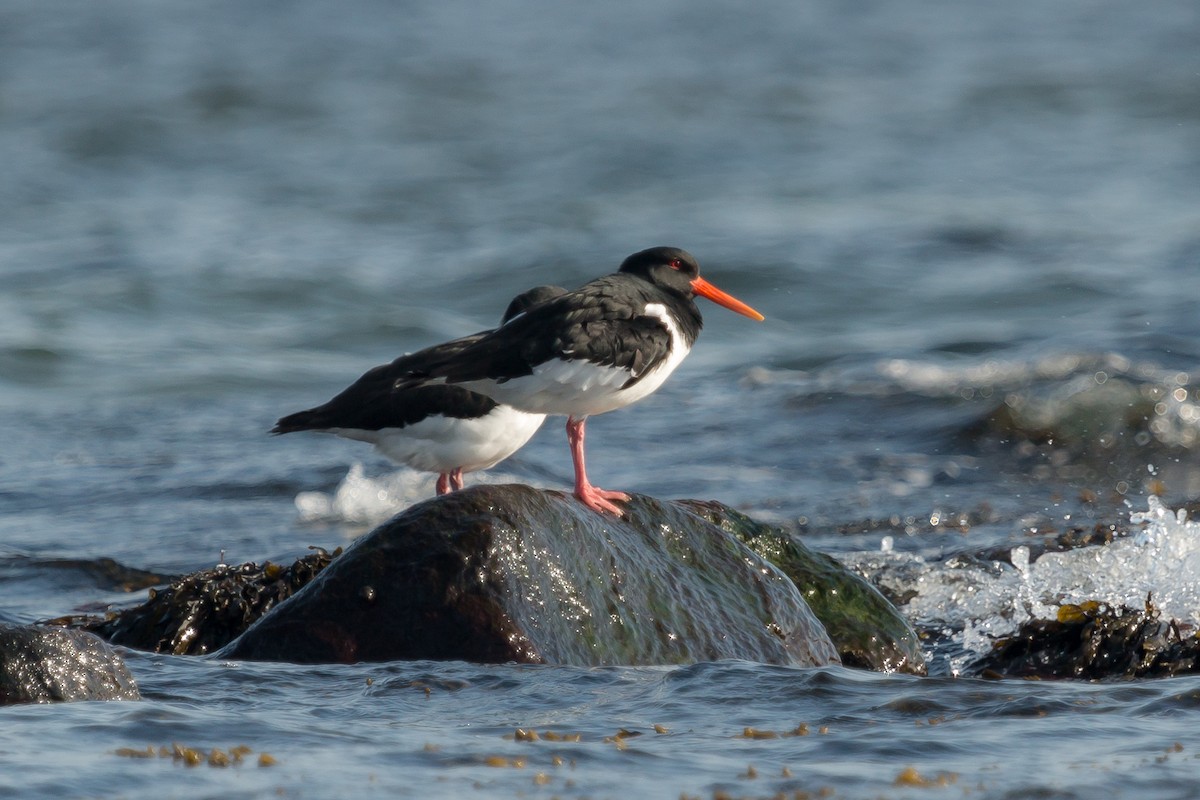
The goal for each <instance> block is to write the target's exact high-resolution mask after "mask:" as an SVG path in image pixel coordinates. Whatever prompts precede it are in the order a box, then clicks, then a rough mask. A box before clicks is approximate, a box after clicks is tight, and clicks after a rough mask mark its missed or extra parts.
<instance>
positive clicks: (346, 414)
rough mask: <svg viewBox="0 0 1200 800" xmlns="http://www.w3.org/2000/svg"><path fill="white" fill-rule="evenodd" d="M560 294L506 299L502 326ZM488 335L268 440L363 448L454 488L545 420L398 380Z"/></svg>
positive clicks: (345, 396)
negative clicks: (287, 437)
mask: <svg viewBox="0 0 1200 800" xmlns="http://www.w3.org/2000/svg"><path fill="white" fill-rule="evenodd" d="M565 292H566V290H565V289H563V288H561V287H558V286H538V287H536V288H534V289H530V290H529V291H527V292H525V293H523V294H521V295H518V296H517V297H515V298H514V299H513V301H512V303H510V304H509V306H508V309H507V310H506V311H505V313H504V321H511V320H512V319H514V318H518V317H520V316H521V315H522V314H525V313H526V312H527V311H529V310H530V309H532V308H535V307H536V306H537V305H538V304H540V303H544V302H546V301H547V300H550V299H552V298H554V297H558V296H559V295H562V294H564V293H565ZM488 333H490V331H483V332H480V333H476V334H473V335H471V336H465V337H463V338H461V339H455V340H453V341H450V342H445V343H444V344H439V345H434V346H433V347H429V348H426V349H425V350H421V351H419V352H416V353H411V354H409V355H405V356H401V357H400V358H397V359H396V360H395V361H393V362H392V363H390V364H384V365H382V366H378V367H375V368H374V369H372V370H369V371H368V372H367V373H366V374H364V375H363V376H362V377H361V378H359V379H358V380H356V381H355V382H354V383H352V384H351V385H350V386H349V387H348V388H346V389H345V390H344V391H342V392H341V393H340V394H338V395H337V396H336V397H334V398H333V399H332V400H330V401H329V402H328V403H325V404H324V405H321V406H317V407H316V408H311V409H309V410H307V411H299V412H297V413H295V414H289V415H288V416H286V417H283V418H282V419H280V420H279V422H277V423H276V425H275V427H274V428H272V429H271V433H275V434H281V433H292V432H294V431H319V432H324V433H333V434H336V435H338V436H341V437H343V438H346V439H355V440H358V441H360V442H369V443H370V444H373V445H374V446H375V449H376V450H378V451H379V452H380V453H382V454H383V455H385V456H387V457H388V458H390V459H392V460H393V461H396V462H398V463H400V464H407V465H408V466H410V467H412V468H413V469H417V470H420V471H422V472H436V473H438V479H437V493H438V494H446V493H447V492H450V491H452V490H454V489H461V488H462V486H463V478H462V476H463V473H464V472H474V471H476V470H481V469H487V468H489V467H491V466H494V465H496V464H498V463H499V462H501V461H503V460H504V459H506V458H508V457H509V456H511V455H512V454H513V453H515V452H516V451H517V450H520V449H521V447H522V446H524V445H525V443H526V442H528V441H529V439H530V437H532V436H533V434H534V433H535V432H537V429H538V428H539V427H541V424H542V421H543V420H545V418H546V415H545V414H540V413H536V412H528V411H518V410H517V409H515V408H513V407H512V406H508V405H504V404H502V403H498V402H496V401H495V400H493V399H491V398H490V397H486V396H484V395H482V394H479V393H477V392H472V391H470V390H468V389H465V388H463V387H461V386H452V385H446V384H444V383H436V384H428V383H423V382H419V381H418V382H413V381H400V382H398V381H397V379H398V378H402V377H404V376H407V375H410V374H411V373H412V372H413V371H414V370H421V369H423V368H425V367H427V366H428V365H429V364H432V363H436V362H440V361H441V360H443V359H446V358H451V357H453V356H455V355H456V354H458V353H461V352H463V351H464V350H466V349H467V348H468V347H469V346H471V345H472V344H474V343H475V342H477V341H479V340H481V339H482V338H483V337H484V336H486V335H487V334H488Z"/></svg>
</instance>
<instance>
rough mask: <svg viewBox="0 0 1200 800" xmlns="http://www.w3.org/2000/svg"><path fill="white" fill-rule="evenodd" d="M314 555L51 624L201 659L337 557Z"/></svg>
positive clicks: (212, 572) (244, 568) (195, 578)
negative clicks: (105, 613) (97, 614)
mask: <svg viewBox="0 0 1200 800" xmlns="http://www.w3.org/2000/svg"><path fill="white" fill-rule="evenodd" d="M338 552H340V551H337V552H335V553H332V554H331V553H327V552H325V551H324V550H317V551H316V552H314V553H312V554H311V555H307V556H305V557H304V558H301V559H299V560H297V561H296V562H295V563H293V564H291V565H290V566H286V567H285V566H282V565H280V564H272V563H271V562H267V563H265V564H263V565H261V566H260V565H258V564H254V563H249V564H238V565H229V564H220V565H218V566H216V567H213V568H211V569H206V570H202V571H200V572H197V573H194V574H192V575H188V576H185V577H183V578H179V579H177V580H175V581H174V582H173V583H171V585H170V586H168V587H167V588H165V589H162V590H158V591H155V590H151V591H150V598H149V599H148V600H147V601H146V602H145V603H143V604H142V605H140V606H137V607H135V608H130V609H125V610H123V611H119V612H115V613H112V614H109V615H108V616H106V617H103V618H97V617H75V618H63V619H60V620H53V622H57V623H63V624H68V625H71V626H72V627H78V628H82V629H84V630H87V631H91V632H93V633H95V634H97V635H99V636H101V637H103V638H105V639H107V640H108V641H110V642H112V643H114V644H120V645H124V646H126V647H132V648H136V649H138V650H150V651H152V652H155V653H172V654H174V655H202V654H204V653H210V652H212V651H214V650H217V649H219V648H221V647H223V646H225V645H226V644H228V643H229V642H231V641H233V640H234V639H236V638H237V637H238V636H240V635H241V634H242V633H243V632H244V631H245V630H246V629H247V628H249V627H250V625H251V624H252V623H253V622H254V621H255V620H257V619H258V618H259V617H261V616H262V615H263V614H265V613H266V612H267V611H269V610H270V609H271V608H273V607H274V606H275V605H276V604H277V603H279V602H281V601H283V600H285V599H286V598H288V597H291V595H292V594H293V593H295V592H296V591H297V590H298V589H299V588H300V587H301V586H304V585H305V584H307V583H308V582H309V581H311V580H312V578H313V577H314V576H315V575H316V574H317V573H318V572H320V571H321V570H322V569H324V568H325V567H326V566H327V565H328V564H329V562H330V561H331V560H332V559H333V558H334V557H335V556H336V555H337V553H338Z"/></svg>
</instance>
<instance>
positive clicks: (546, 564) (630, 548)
mask: <svg viewBox="0 0 1200 800" xmlns="http://www.w3.org/2000/svg"><path fill="white" fill-rule="evenodd" d="M627 508H628V511H627V514H626V517H625V518H623V519H616V518H613V517H607V516H601V515H599V514H596V513H594V512H591V511H589V510H587V509H586V508H584V507H583V506H582V505H581V504H579V503H577V502H575V501H574V500H573V499H572V498H570V497H567V496H565V495H562V494H561V493H558V492H546V491H538V490H535V489H531V488H529V487H526V486H517V485H512V486H474V487H470V488H468V489H465V490H462V491H459V492H454V493H452V494H450V495H446V496H444V497H440V498H435V499H432V500H429V501H426V502H424V503H420V504H418V505H416V506H413V507H412V508H410V509H408V510H407V511H405V512H403V513H402V514H400V515H399V516H397V517H396V518H394V519H393V520H391V521H390V522H387V523H385V524H384V525H381V526H380V527H378V528H376V529H375V530H374V531H372V532H371V533H369V534H367V535H366V536H365V537H363V538H362V539H360V540H359V541H358V542H356V543H355V544H354V545H353V546H352V547H350V548H349V549H348V550H347V551H346V552H345V553H344V554H343V555H342V556H341V557H340V558H338V559H337V560H335V561H334V562H333V563H332V564H330V566H329V567H327V568H326V569H325V570H324V571H323V572H321V574H320V575H318V576H317V577H316V578H315V579H314V580H313V581H312V582H311V583H310V584H309V585H308V586H306V587H305V588H304V589H302V590H301V591H299V592H297V593H296V594H295V595H294V596H293V597H291V598H290V599H289V600H287V601H286V602H284V603H282V604H280V605H279V606H278V607H277V608H275V609H274V610H273V611H272V612H271V613H269V614H267V615H266V616H264V617H263V618H262V619H260V620H259V621H258V622H257V623H255V624H254V625H253V626H252V627H251V628H250V629H249V630H247V631H246V633H245V634H243V635H242V636H241V637H240V638H238V639H237V640H236V641H234V642H233V643H232V644H231V645H229V646H228V647H226V648H225V649H224V650H222V651H221V652H220V655H221V656H222V657H226V658H244V659H255V660H278V661H293V662H305V663H312V662H354V661H390V660H397V659H463V660H468V661H477V662H505V661H521V662H545V663H554V664H572V665H598V664H677V663H688V662H694V661H706V660H714V659H728V658H734V659H747V660H754V661H760V662H766V663H781V664H797V665H805V666H815V665H824V664H836V663H838V662H839V657H838V653H837V650H836V649H835V647H834V646H833V644H832V642H831V641H830V638H829V636H828V635H827V634H826V631H825V628H824V626H823V625H822V624H821V622H820V621H819V620H818V619H817V617H816V616H815V615H814V614H813V612H812V611H811V610H810V608H809V606H808V604H807V603H806V602H805V600H804V598H803V597H802V595H801V592H800V590H799V589H797V587H796V585H795V584H794V583H793V582H792V581H791V580H789V579H788V577H787V576H785V575H784V574H783V573H782V572H780V570H779V569H777V568H776V567H775V566H773V565H772V564H771V563H769V562H768V561H766V560H764V559H762V558H761V557H759V556H758V555H756V554H755V553H754V552H753V551H752V550H751V549H749V548H748V547H746V546H745V545H744V544H742V543H741V542H740V541H739V540H738V539H737V538H736V537H734V536H730V535H728V534H727V533H726V532H725V531H723V530H721V529H720V528H718V527H716V526H715V525H713V524H711V523H710V522H708V521H707V520H705V519H702V518H701V517H700V516H698V515H697V514H695V513H693V512H692V511H690V510H688V509H687V508H686V507H684V506H682V505H677V504H672V503H663V502H660V501H657V500H654V499H653V498H649V497H644V496H638V495H635V496H634V497H633V498H632V499H631V500H630V502H629V503H628V506H627Z"/></svg>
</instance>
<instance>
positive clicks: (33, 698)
mask: <svg viewBox="0 0 1200 800" xmlns="http://www.w3.org/2000/svg"><path fill="white" fill-rule="evenodd" d="M140 698H141V695H139V694H138V689H137V684H136V683H135V682H134V680H133V676H132V675H130V674H129V670H128V669H127V668H126V666H125V661H124V659H122V658H121V656H120V654H118V653H117V651H116V650H114V649H113V648H112V647H111V646H110V645H109V644H107V643H106V642H104V640H102V639H100V638H99V637H96V636H93V635H92V634H90V633H87V632H85V631H80V630H71V629H68V628H59V627H50V626H42V625H13V624H9V623H4V622H0V706H4V705H11V704H14V703H55V702H62V701H70V700H138V699H140Z"/></svg>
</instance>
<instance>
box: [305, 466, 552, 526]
mask: <svg viewBox="0 0 1200 800" xmlns="http://www.w3.org/2000/svg"><path fill="white" fill-rule="evenodd" d="M467 480H468V482H469V483H487V484H498V483H525V484H529V485H533V486H539V488H541V487H540V484H538V483H537V482H534V481H529V480H527V479H525V478H517V477H515V476H513V475H511V474H507V473H503V472H496V471H492V472H487V473H479V472H474V473H471V474H470V475H469V476H468V479H467ZM434 481H435V476H433V475H432V474H430V473H428V472H417V471H415V470H410V469H401V470H398V471H396V472H392V473H388V474H385V475H378V476H374V477H372V476H368V475H367V474H366V472H365V470H364V469H363V465H362V464H361V463H357V462H356V463H354V464H352V465H351V466H350V470H349V471H348V472H347V473H346V477H344V478H342V480H341V482H340V483H339V484H338V485H337V488H335V489H334V490H333V492H332V493H328V494H327V493H325V492H300V493H299V494H297V495H296V499H295V501H294V502H295V504H296V511H297V512H298V516H299V518H300V521H301V522H305V523H335V524H337V523H340V524H347V525H354V526H373V525H378V524H379V523H381V522H384V521H386V520H388V519H391V518H392V517H393V516H395V515H396V514H397V513H399V512H401V511H403V510H404V509H406V508H408V507H409V506H411V505H412V504H413V503H419V502H421V501H422V500H428V499H429V498H431V497H433V496H434Z"/></svg>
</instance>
